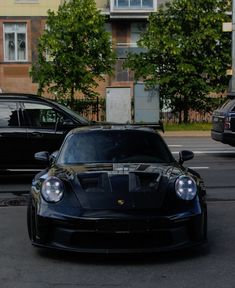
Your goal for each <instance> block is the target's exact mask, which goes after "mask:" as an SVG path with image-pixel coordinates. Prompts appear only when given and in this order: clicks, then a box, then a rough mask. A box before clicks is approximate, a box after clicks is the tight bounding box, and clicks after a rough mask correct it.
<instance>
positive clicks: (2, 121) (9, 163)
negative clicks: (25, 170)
mask: <svg viewBox="0 0 235 288" xmlns="http://www.w3.org/2000/svg"><path fill="white" fill-rule="evenodd" d="M18 108H19V105H18V103H16V102H13V101H11V100H7V99H5V100H4V99H3V100H1V101H0V169H1V170H6V169H13V168H18V167H21V168H22V166H24V156H23V155H25V147H26V143H27V129H26V128H25V127H24V123H23V118H22V114H21V111H19V109H18Z"/></svg>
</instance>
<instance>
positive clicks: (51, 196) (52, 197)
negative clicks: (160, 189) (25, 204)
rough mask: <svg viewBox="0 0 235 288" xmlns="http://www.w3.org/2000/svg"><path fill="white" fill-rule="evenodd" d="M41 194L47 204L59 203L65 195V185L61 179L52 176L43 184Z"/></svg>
mask: <svg viewBox="0 0 235 288" xmlns="http://www.w3.org/2000/svg"><path fill="white" fill-rule="evenodd" d="M41 193H42V196H43V198H44V199H45V200H46V201H47V202H54V203H55V202H58V201H60V200H61V198H62V197H63V195H64V185H63V183H62V181H61V180H60V179H59V178H57V177H54V176H51V177H49V178H47V179H46V180H45V181H44V182H43V184H42V188H41Z"/></svg>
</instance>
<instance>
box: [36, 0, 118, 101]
mask: <svg viewBox="0 0 235 288" xmlns="http://www.w3.org/2000/svg"><path fill="white" fill-rule="evenodd" d="M114 63H115V55H114V53H113V51H112V47H111V42H110V34H109V33H108V32H106V31H105V18H104V16H102V15H101V14H100V11H98V10H97V8H96V3H95V1H94V0H71V1H67V2H66V1H65V2H64V4H62V5H60V6H59V8H58V11H57V12H54V11H50V10H49V11H48V18H47V22H46V29H45V31H44V33H43V34H42V36H41V37H40V39H39V43H38V60H37V62H35V63H34V64H33V65H32V69H31V76H32V78H33V79H36V81H37V82H38V84H39V86H38V94H39V95H41V94H42V93H43V92H44V91H45V90H46V91H48V92H53V93H55V94H56V95H60V96H61V97H62V98H66V97H67V99H69V101H70V103H73V101H74V94H75V92H76V91H78V92H80V93H82V94H83V95H85V96H94V95H97V93H95V92H94V88H96V87H97V86H98V82H99V81H102V80H104V75H105V74H111V73H112V69H113V65H114Z"/></svg>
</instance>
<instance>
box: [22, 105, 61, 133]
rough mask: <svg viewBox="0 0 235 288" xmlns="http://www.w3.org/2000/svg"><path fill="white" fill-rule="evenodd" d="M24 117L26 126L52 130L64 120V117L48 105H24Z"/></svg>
mask: <svg viewBox="0 0 235 288" xmlns="http://www.w3.org/2000/svg"><path fill="white" fill-rule="evenodd" d="M23 106H24V116H25V118H26V122H27V124H28V126H32V127H42V128H52V129H54V128H55V127H56V125H57V124H58V123H62V122H64V121H65V120H66V117H65V116H64V115H63V114H62V113H60V112H59V111H57V110H56V109H54V108H53V107H50V106H48V105H44V104H38V103H36V104H35V103H24V104H23Z"/></svg>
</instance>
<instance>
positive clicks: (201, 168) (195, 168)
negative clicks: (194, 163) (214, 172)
mask: <svg viewBox="0 0 235 288" xmlns="http://www.w3.org/2000/svg"><path fill="white" fill-rule="evenodd" d="M189 168H190V169H194V170H204V169H210V167H206V166H201V167H189Z"/></svg>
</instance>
